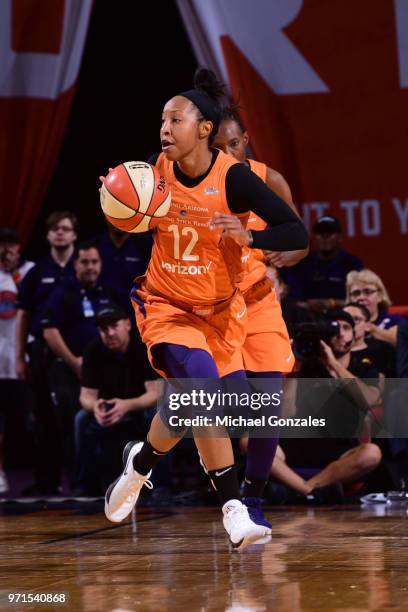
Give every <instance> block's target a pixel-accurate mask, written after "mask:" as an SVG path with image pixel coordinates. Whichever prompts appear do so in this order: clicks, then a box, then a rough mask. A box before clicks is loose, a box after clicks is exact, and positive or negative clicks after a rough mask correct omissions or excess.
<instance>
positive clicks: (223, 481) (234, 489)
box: [208, 465, 241, 505]
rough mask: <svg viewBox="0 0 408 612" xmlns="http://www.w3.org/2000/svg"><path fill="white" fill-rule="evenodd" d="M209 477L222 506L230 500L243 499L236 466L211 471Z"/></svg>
mask: <svg viewBox="0 0 408 612" xmlns="http://www.w3.org/2000/svg"><path fill="white" fill-rule="evenodd" d="M208 475H209V477H210V479H211V484H212V486H213V487H214V489H215V492H216V493H217V495H218V497H219V499H220V502H221V503H222V505H224V504H225V502H227V501H229V500H230V499H241V496H240V494H239V485H238V477H237V471H236V469H235V465H228V466H226V467H223V468H218V469H217V470H210V471H209V472H208Z"/></svg>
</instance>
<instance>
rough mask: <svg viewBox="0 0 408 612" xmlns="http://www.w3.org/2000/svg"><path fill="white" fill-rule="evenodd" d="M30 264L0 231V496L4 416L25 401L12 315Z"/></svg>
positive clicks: (10, 232)
mask: <svg viewBox="0 0 408 612" xmlns="http://www.w3.org/2000/svg"><path fill="white" fill-rule="evenodd" d="M33 265H34V264H33V262H31V261H24V260H23V259H22V258H21V256H20V240H19V237H18V235H17V232H16V230H15V229H14V228H13V227H6V226H3V227H0V396H1V411H0V493H6V492H7V491H8V490H9V484H8V481H7V476H6V473H5V471H4V466H3V459H4V457H3V434H4V425H5V418H6V413H7V412H8V411H9V410H13V411H14V412H16V411H17V410H18V409H21V408H22V403H23V402H24V400H25V399H26V389H25V385H24V383H23V381H21V380H18V378H17V372H16V315H17V291H18V286H19V284H20V282H21V281H22V279H23V278H24V276H25V275H26V274H27V272H28V271H29V270H30V268H32V267H33Z"/></svg>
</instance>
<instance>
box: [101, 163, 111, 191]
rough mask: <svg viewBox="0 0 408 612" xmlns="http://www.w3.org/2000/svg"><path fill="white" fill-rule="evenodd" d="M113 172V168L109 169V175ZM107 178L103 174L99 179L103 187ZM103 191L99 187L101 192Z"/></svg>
mask: <svg viewBox="0 0 408 612" xmlns="http://www.w3.org/2000/svg"><path fill="white" fill-rule="evenodd" d="M111 170H113V168H108V173H109V172H110V171H111ZM105 179H106V176H103V174H101V176H100V177H99V180H100V181H101V183H102V185H103V183H104V182H105ZM100 190H101V188H100V187H99V191H100Z"/></svg>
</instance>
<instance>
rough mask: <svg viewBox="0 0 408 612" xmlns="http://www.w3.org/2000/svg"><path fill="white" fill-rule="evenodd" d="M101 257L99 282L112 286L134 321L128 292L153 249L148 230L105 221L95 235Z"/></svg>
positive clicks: (144, 267) (144, 266)
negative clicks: (123, 229) (134, 231)
mask: <svg viewBox="0 0 408 612" xmlns="http://www.w3.org/2000/svg"><path fill="white" fill-rule="evenodd" d="M95 244H96V245H97V247H98V249H99V253H100V255H101V259H102V273H101V278H100V280H101V282H102V283H103V284H104V285H105V286H106V287H111V288H113V289H114V290H115V292H116V294H117V296H118V303H119V304H121V306H123V307H124V308H125V309H126V310H129V314H130V315H131V320H132V321H133V319H134V316H133V308H132V305H131V301H130V299H129V293H130V290H131V288H132V285H133V279H134V278H135V276H140V275H142V274H144V273H145V272H146V269H147V266H148V264H149V260H150V253H151V250H152V244H153V241H152V237H151V234H150V233H149V232H143V233H142V234H128V233H126V232H121V231H120V230H119V229H117V228H116V227H113V225H110V224H108V223H107V229H106V231H105V232H104V233H103V234H101V236H98V237H97V238H96V239H95Z"/></svg>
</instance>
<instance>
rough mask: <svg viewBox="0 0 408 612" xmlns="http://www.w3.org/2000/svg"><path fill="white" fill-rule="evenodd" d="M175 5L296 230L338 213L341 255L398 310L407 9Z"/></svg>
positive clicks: (405, 200) (378, 3)
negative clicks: (277, 177) (290, 195)
mask: <svg viewBox="0 0 408 612" xmlns="http://www.w3.org/2000/svg"><path fill="white" fill-rule="evenodd" d="M178 4H179V8H180V10H181V12H182V14H183V15H184V20H185V23H186V26H187V28H188V31H189V33H190V36H191V39H192V42H193V46H194V48H195V50H196V53H197V56H198V59H199V61H200V62H205V63H207V65H208V63H209V62H210V63H211V64H212V66H213V67H214V68H216V69H217V70H218V72H219V73H220V74H221V75H222V76H223V77H224V78H226V79H227V80H228V82H229V85H230V88H231V92H232V95H233V97H234V99H239V101H240V106H241V108H242V110H241V113H242V118H243V120H244V123H245V125H246V127H247V129H248V132H249V135H250V142H251V146H252V150H253V151H254V153H255V155H256V157H257V158H258V159H259V160H261V161H264V162H266V163H268V164H269V165H270V166H272V167H273V168H276V169H277V170H279V171H281V172H282V173H283V174H284V175H285V177H286V178H287V180H288V181H289V183H290V185H291V187H292V190H293V192H294V195H295V198H296V202H297V204H298V207H299V210H300V212H301V213H302V215H303V218H304V221H305V223H306V225H307V226H308V227H311V225H312V224H313V222H314V221H315V219H316V218H317V216H320V215H322V214H325V213H326V214H334V215H336V216H338V217H339V218H340V220H341V222H342V225H343V228H344V246H345V248H347V249H348V250H350V251H351V252H353V253H355V254H358V255H360V256H361V257H362V258H363V260H364V262H365V264H366V266H367V267H370V268H372V269H373V270H374V271H376V272H377V273H378V274H379V275H380V276H381V277H382V278H383V280H384V282H385V283H386V285H387V287H388V288H389V291H390V293H391V296H392V299H393V301H394V303H407V302H408V284H407V282H406V280H405V276H406V275H405V272H404V265H405V264H403V261H404V260H405V258H406V255H405V251H406V248H407V245H408V241H407V235H408V171H407V162H406V159H407V154H406V150H407V146H408V112H407V109H408V43H407V40H408V6H407V2H405V1H404V0H394V2H392V1H389V0H359V1H358V2H352V1H347V0H330V2H327V0H303V1H302V0H286V2H285V3H282V2H277V1H276V0H268V1H266V0H253V2H251V3H245V1H244V0H208V2H207V3H206V9H203V8H202V6H200V3H199V2H198V1H197V2H194V1H184V0H179V3H178ZM268 33H269V35H268ZM203 40H205V41H206V45H207V49H205V45H204V43H203ZM208 49H211V53H209V52H208Z"/></svg>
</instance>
